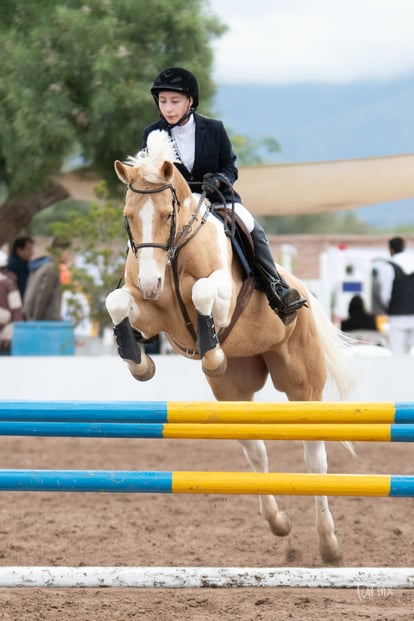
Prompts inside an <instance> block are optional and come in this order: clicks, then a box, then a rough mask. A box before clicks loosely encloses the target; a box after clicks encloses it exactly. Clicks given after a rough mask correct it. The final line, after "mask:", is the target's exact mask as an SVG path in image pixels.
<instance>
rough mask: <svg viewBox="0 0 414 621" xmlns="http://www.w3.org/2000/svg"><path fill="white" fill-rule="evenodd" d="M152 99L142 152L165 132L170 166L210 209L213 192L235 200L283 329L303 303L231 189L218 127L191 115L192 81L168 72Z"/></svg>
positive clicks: (231, 161) (227, 148)
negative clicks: (174, 157) (171, 147)
mask: <svg viewBox="0 0 414 621" xmlns="http://www.w3.org/2000/svg"><path fill="white" fill-rule="evenodd" d="M151 94H152V96H153V98H154V100H155V103H156V105H157V108H158V110H159V112H160V119H159V120H158V121H156V122H155V123H152V124H151V125H149V126H148V127H146V128H145V129H144V134H143V146H144V147H145V146H146V144H147V138H148V134H149V133H150V132H151V131H153V130H155V129H165V130H167V131H168V132H169V134H170V136H171V137H172V139H173V141H174V144H175V147H176V151H177V153H178V156H179V158H180V162H178V163H176V164H175V165H176V166H177V168H178V169H179V170H180V172H181V174H182V175H183V176H184V178H185V179H186V180H187V182H188V184H189V186H190V188H191V189H192V191H193V192H200V190H201V187H202V186H203V189H206V190H207V198H208V199H209V200H210V202H211V203H212V204H213V205H214V204H217V202H218V198H217V195H216V193H215V192H214V188H217V189H218V190H219V191H220V193H221V194H222V195H223V196H224V198H225V200H226V201H227V204H228V205H229V204H231V202H232V199H233V195H234V202H235V212H236V214H237V215H238V216H239V217H240V219H241V220H242V221H243V223H244V225H245V226H246V228H247V229H248V231H249V232H250V235H251V237H252V240H253V246H254V257H255V258H254V263H253V266H252V267H253V272H254V275H255V277H256V278H257V280H258V281H259V285H260V286H261V287H262V288H263V289H264V291H265V293H266V296H267V298H268V301H269V304H270V306H271V308H272V309H273V310H274V311H275V312H276V313H277V314H278V315H279V317H280V319H281V320H282V321H283V323H284V324H286V325H287V324H290V323H291V322H292V321H294V319H295V318H296V314H297V311H298V309H299V308H301V307H302V306H304V305H305V304H306V300H305V299H303V298H301V296H300V294H299V292H298V291H297V290H296V289H293V288H290V287H289V286H288V285H287V283H286V282H285V281H284V279H283V278H282V277H281V276H280V274H279V273H278V272H277V270H276V266H275V263H274V261H273V257H272V254H271V251H270V247H269V242H268V240H267V237H266V234H265V232H264V230H263V227H262V226H261V225H260V224H259V222H258V221H257V220H256V219H255V218H254V217H253V216H252V214H251V213H250V212H249V211H248V210H247V209H246V207H244V206H243V205H242V201H241V198H240V196H239V194H238V193H237V192H235V190H233V189H232V186H233V184H234V182H235V181H236V180H237V178H238V171H237V168H236V165H235V163H236V156H235V154H234V153H233V149H232V145H231V142H230V139H229V137H228V135H227V133H226V130H225V129H224V126H223V123H222V122H221V121H219V120H216V119H212V118H208V117H205V116H202V115H200V114H198V113H197V112H196V110H197V106H198V103H199V86H198V82H197V79H196V78H195V76H194V75H193V74H192V73H190V71H187V70H186V69H182V68H181V67H171V68H168V69H165V70H164V71H162V72H161V73H160V74H159V75H158V76H157V77H156V78H155V80H154V83H153V85H152V87H151ZM209 189H210V191H208V190H209Z"/></svg>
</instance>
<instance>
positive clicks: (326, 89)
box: [214, 76, 414, 227]
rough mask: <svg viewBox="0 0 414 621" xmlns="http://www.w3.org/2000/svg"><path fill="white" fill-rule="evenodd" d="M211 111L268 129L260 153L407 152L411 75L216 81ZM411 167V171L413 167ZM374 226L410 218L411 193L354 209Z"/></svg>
mask: <svg viewBox="0 0 414 621" xmlns="http://www.w3.org/2000/svg"><path fill="white" fill-rule="evenodd" d="M214 104H215V106H214V109H215V115H216V116H217V117H218V118H221V119H222V120H223V122H224V124H225V125H226V127H227V128H228V129H229V130H230V131H231V132H232V133H235V134H243V135H245V136H248V137H250V138H252V139H254V140H258V139H260V137H264V136H271V137H273V138H275V139H276V140H277V141H278V142H279V144H280V145H281V149H282V151H281V153H280V154H276V155H274V156H272V158H270V157H269V156H268V155H267V154H265V153H264V154H263V155H264V156H265V157H266V158H267V161H273V162H315V161H324V160H341V159H353V158H360V157H375V156H377V157H378V156H387V155H402V154H405V153H413V152H414V115H413V110H414V76H411V77H409V78H404V79H398V80H393V81H386V82H354V83H350V84H312V83H309V84H295V85H257V84H250V85H249V84H222V85H218V88H217V93H216V97H215V102H214ZM413 172H414V171H413ZM355 211H356V213H357V214H358V217H359V218H360V219H362V220H365V221H366V222H369V223H370V224H375V225H376V226H377V227H384V226H398V225H404V224H414V198H413V199H406V200H404V201H396V202H393V203H383V204H381V205H375V206H370V207H362V208H359V209H357V210H355Z"/></svg>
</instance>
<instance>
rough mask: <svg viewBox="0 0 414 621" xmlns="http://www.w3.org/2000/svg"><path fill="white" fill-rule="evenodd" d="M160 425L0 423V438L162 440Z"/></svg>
mask: <svg viewBox="0 0 414 621" xmlns="http://www.w3.org/2000/svg"><path fill="white" fill-rule="evenodd" d="M163 432H164V425H163V424H160V423H152V424H149V423H56V422H51V423H45V422H34V421H31V422H26V421H1V422H0V436H42V437H54V438H163V437H164V434H163Z"/></svg>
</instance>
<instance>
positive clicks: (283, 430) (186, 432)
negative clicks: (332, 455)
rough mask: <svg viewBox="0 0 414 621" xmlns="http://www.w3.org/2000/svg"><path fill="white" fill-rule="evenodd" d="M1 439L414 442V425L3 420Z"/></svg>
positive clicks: (0, 432)
mask: <svg viewBox="0 0 414 621" xmlns="http://www.w3.org/2000/svg"><path fill="white" fill-rule="evenodd" d="M0 436H43V437H76V438H155V439H162V438H164V439H165V438H168V439H178V438H180V439H188V440H196V439H198V440H200V439H201V440H326V441H330V440H331V441H337V442H341V441H351V442H352V441H354V442H355V441H361V442H414V425H404V424H401V425H398V424H392V425H389V424H375V423H372V424H355V425H350V424H347V423H345V424H341V423H339V424H334V423H321V424H290V423H286V424H283V423H282V424H266V423H262V424H249V423H246V424H228V425H225V424H222V423H220V424H216V423H210V424H205V423H165V424H159V423H57V422H42V421H41V422H28V421H1V422H0Z"/></svg>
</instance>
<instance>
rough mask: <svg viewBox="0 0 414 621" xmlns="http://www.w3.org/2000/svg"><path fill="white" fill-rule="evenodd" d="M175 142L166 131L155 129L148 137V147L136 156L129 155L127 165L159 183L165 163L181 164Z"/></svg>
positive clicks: (148, 179) (147, 178)
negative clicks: (137, 168)
mask: <svg viewBox="0 0 414 621" xmlns="http://www.w3.org/2000/svg"><path fill="white" fill-rule="evenodd" d="M179 161H180V158H179V157H178V154H177V151H176V148H175V145H174V141H173V140H172V138H171V137H170V136H169V135H168V133H167V132H166V131H165V130H161V129H155V130H154V131H152V132H151V133H150V134H149V135H148V140H147V147H146V148H145V149H141V151H138V153H137V154H136V155H134V156H132V155H129V156H128V157H127V158H126V160H125V164H128V165H130V166H136V167H139V169H140V171H141V174H142V176H143V177H144V179H146V180H147V181H150V182H154V183H157V182H158V181H159V179H160V169H161V167H162V165H163V164H164V162H171V164H174V162H179Z"/></svg>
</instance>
